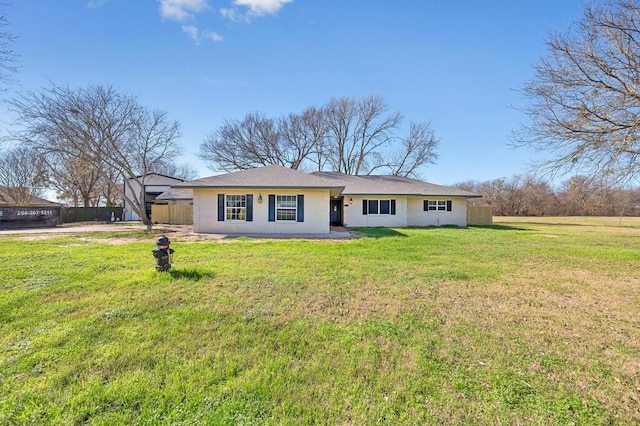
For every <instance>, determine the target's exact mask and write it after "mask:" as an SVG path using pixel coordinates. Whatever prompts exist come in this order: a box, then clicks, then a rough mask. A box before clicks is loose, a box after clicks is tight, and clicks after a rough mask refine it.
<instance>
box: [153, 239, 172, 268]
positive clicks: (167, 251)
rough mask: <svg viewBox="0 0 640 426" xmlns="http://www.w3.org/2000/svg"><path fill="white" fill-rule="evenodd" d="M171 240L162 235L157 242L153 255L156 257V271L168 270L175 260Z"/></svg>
mask: <svg viewBox="0 0 640 426" xmlns="http://www.w3.org/2000/svg"><path fill="white" fill-rule="evenodd" d="M170 244H171V241H169V238H167V237H166V236H164V235H163V236H161V237H160V238H158V241H157V242H156V245H157V247H156V248H155V249H153V257H155V258H156V271H160V272H167V271H168V270H169V269H170V268H171V262H173V252H174V250H173V249H172V248H171V247H169V245H170Z"/></svg>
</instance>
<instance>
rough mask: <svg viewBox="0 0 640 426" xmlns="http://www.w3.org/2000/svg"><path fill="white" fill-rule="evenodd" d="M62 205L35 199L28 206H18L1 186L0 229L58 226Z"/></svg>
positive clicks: (38, 198) (8, 192)
mask: <svg viewBox="0 0 640 426" xmlns="http://www.w3.org/2000/svg"><path fill="white" fill-rule="evenodd" d="M60 207H61V204H59V203H54V202H53V201H49V200H45V199H44V198H40V197H33V198H32V200H31V202H30V203H29V204H28V205H18V203H16V202H15V200H14V199H13V198H12V197H11V195H10V191H8V190H7V188H6V187H4V186H0V229H8V228H28V227H36V226H56V225H58V224H59V223H60Z"/></svg>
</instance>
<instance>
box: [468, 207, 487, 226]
mask: <svg viewBox="0 0 640 426" xmlns="http://www.w3.org/2000/svg"><path fill="white" fill-rule="evenodd" d="M492 224H493V208H492V207H472V206H469V207H467V225H492Z"/></svg>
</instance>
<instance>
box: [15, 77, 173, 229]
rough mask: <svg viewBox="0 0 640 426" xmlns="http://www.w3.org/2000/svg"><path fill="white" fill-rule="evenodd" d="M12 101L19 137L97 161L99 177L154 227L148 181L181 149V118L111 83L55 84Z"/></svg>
mask: <svg viewBox="0 0 640 426" xmlns="http://www.w3.org/2000/svg"><path fill="white" fill-rule="evenodd" d="M10 105H11V106H12V108H13V110H14V111H15V112H16V113H17V116H18V120H17V126H18V130H17V131H16V132H15V133H14V137H16V138H17V139H18V140H20V141H22V142H25V143H27V144H30V146H32V147H34V148H35V149H37V150H38V152H40V153H42V154H43V155H45V156H46V157H49V158H51V157H55V156H59V155H63V156H67V157H70V158H76V159H77V160H78V161H83V162H88V163H90V164H91V165H93V166H95V167H97V169H98V172H99V174H100V178H101V179H103V180H104V182H106V183H108V184H109V185H110V189H111V190H113V191H115V192H117V195H118V196H120V197H121V198H122V199H125V200H126V201H127V203H128V204H129V205H130V206H131V207H132V209H133V210H134V211H135V212H136V213H137V214H138V216H139V217H141V218H142V220H143V222H144V223H145V224H146V225H147V226H148V227H151V221H150V219H149V217H148V216H147V214H146V206H145V197H144V187H145V184H146V180H147V178H148V174H149V173H150V172H152V171H154V168H155V167H156V166H157V165H158V164H160V163H164V162H167V161H170V160H171V159H173V158H175V157H176V156H177V155H178V146H177V144H176V139H177V138H178V137H179V124H178V123H177V122H175V121H170V120H169V119H168V117H167V114H166V113H165V112H163V111H155V110H149V109H147V108H145V107H143V106H142V105H140V103H139V102H138V100H137V98H136V97H134V96H130V95H127V94H123V93H120V92H118V91H117V90H115V89H114V88H113V87H111V86H89V87H86V88H79V89H72V88H69V87H67V86H57V85H54V86H53V87H52V88H50V89H47V90H42V91H40V92H28V93H26V94H23V95H20V96H19V97H17V98H15V99H13V100H11V101H10ZM114 172H115V173H114ZM123 183H124V185H127V186H128V187H129V189H130V191H129V192H128V194H127V195H125V191H124V186H123ZM136 183H137V185H135V184H136ZM136 187H137V188H136Z"/></svg>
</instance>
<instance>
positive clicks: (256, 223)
mask: <svg viewBox="0 0 640 426" xmlns="http://www.w3.org/2000/svg"><path fill="white" fill-rule="evenodd" d="M173 188H175V189H190V190H192V191H193V230H194V231H195V232H204V233H225V234H228V233H232V234H261V233H277V234H294V233H295V234H325V233H328V232H330V227H331V226H332V225H343V226H349V227H355V226H364V227H369V226H389V227H406V226H442V225H456V226H462V227H464V226H467V199H468V198H474V197H480V195H478V194H474V193H472V192H468V191H464V190H461V189H457V188H449V187H445V186H439V185H434V184H431V183H427V182H421V181H418V180H414V179H408V178H403V177H398V176H351V175H345V174H342V173H333V172H316V173H302V172H299V171H296V170H293V169H289V168H286V167H282V166H277V165H271V166H266V167H260V168H254V169H248V170H242V171H238V172H232V173H227V174H222V175H218V176H211V177H206V178H202V179H197V180H194V181H190V182H183V183H180V184H177V185H174V186H173Z"/></svg>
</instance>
